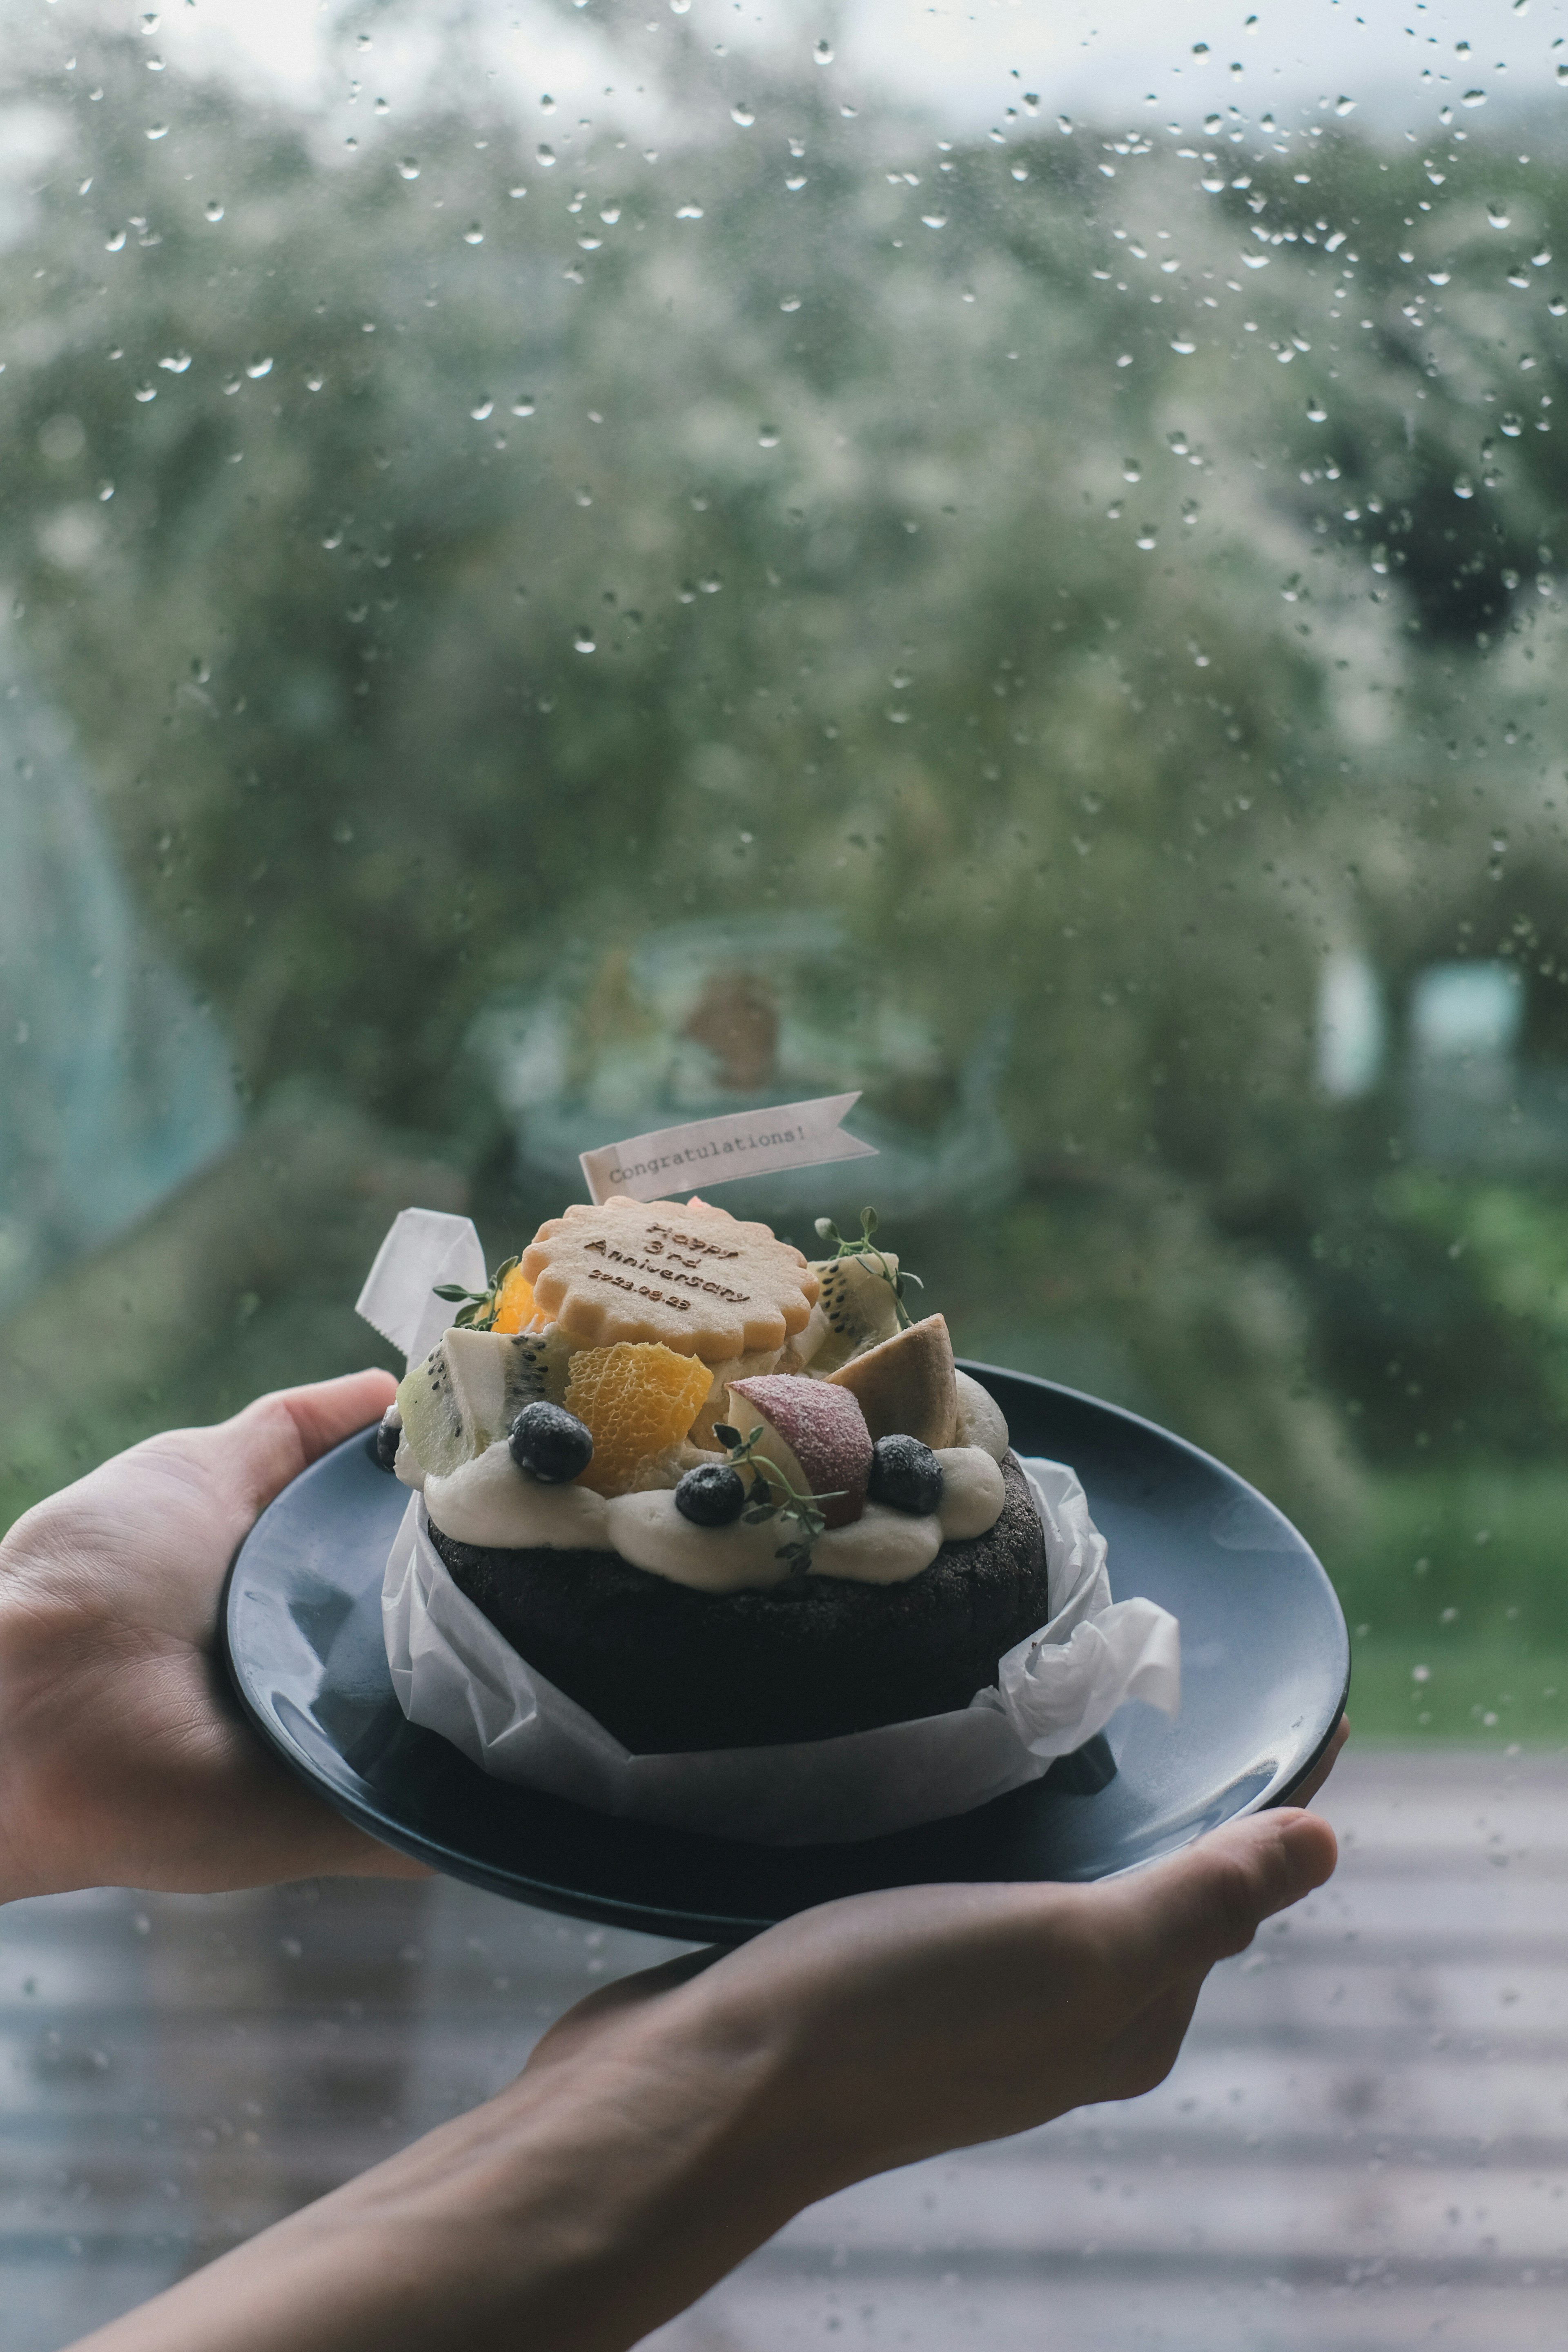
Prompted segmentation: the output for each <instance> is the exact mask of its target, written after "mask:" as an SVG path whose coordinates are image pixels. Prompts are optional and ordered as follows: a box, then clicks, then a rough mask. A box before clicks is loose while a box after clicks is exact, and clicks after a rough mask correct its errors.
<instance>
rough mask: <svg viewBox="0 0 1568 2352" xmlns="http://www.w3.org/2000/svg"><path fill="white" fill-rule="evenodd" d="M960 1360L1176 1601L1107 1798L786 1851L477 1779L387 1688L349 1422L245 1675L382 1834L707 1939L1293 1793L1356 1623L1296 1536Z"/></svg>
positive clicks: (377, 1525)
mask: <svg viewBox="0 0 1568 2352" xmlns="http://www.w3.org/2000/svg"><path fill="white" fill-rule="evenodd" d="M965 1370H968V1371H970V1372H972V1373H973V1375H974V1377H975V1378H976V1379H977V1380H979V1381H983V1382H984V1385H985V1387H986V1388H988V1389H989V1390H990V1391H991V1392H992V1394H993V1395H994V1397H995V1398H996V1400H997V1402H998V1403H999V1404H1000V1405H1001V1407H1002V1410H1003V1411H1004V1412H1005V1414H1006V1416H1007V1422H1008V1426H1009V1428H1010V1430H1011V1432H1012V1436H1013V1444H1014V1445H1015V1446H1016V1449H1017V1451H1018V1452H1019V1453H1020V1454H1046V1455H1048V1456H1050V1457H1051V1458H1052V1459H1054V1460H1056V1461H1058V1462H1070V1463H1071V1464H1072V1465H1073V1467H1074V1468H1075V1469H1076V1470H1077V1472H1078V1474H1079V1477H1080V1478H1081V1479H1082V1481H1083V1483H1084V1486H1085V1487H1086V1489H1087V1491H1088V1494H1089V1508H1090V1510H1091V1511H1092V1512H1093V1515H1094V1518H1095V1522H1096V1524H1097V1525H1098V1526H1099V1528H1100V1530H1101V1531H1102V1533H1103V1534H1104V1536H1105V1537H1106V1538H1107V1541H1108V1542H1109V1544H1110V1576H1111V1585H1112V1589H1113V1591H1115V1593H1116V1596H1117V1598H1118V1599H1119V1600H1124V1599H1126V1598H1128V1597H1129V1596H1131V1594H1133V1593H1137V1592H1142V1593H1147V1594H1148V1595H1149V1597H1150V1598H1151V1599H1152V1600H1154V1601H1160V1602H1161V1603H1162V1604H1163V1606H1164V1607H1165V1608H1167V1609H1169V1610H1171V1611H1172V1612H1173V1613H1174V1614H1175V1615H1176V1616H1177V1617H1179V1618H1180V1620H1181V1623H1182V1668H1183V1701H1182V1713H1181V1719H1180V1721H1179V1722H1177V1723H1176V1724H1174V1725H1170V1724H1167V1723H1166V1721H1165V1718H1164V1717H1163V1716H1161V1715H1156V1714H1155V1713H1153V1711H1152V1709H1150V1708H1148V1707H1146V1706H1125V1707H1123V1708H1122V1709H1121V1711H1120V1713H1119V1714H1117V1715H1116V1716H1115V1717H1112V1719H1111V1722H1110V1725H1109V1726H1108V1727H1107V1737H1108V1738H1109V1740H1110V1747H1111V1748H1112V1750H1113V1751H1114V1754H1115V1757H1116V1761H1117V1766H1118V1768H1119V1769H1117V1772H1116V1775H1115V1777H1114V1778H1113V1779H1112V1780H1110V1781H1109V1783H1108V1784H1107V1785H1105V1786H1104V1787H1102V1788H1101V1789H1100V1790H1099V1792H1098V1793H1096V1794H1093V1795H1078V1796H1075V1795H1068V1794H1065V1793H1063V1792H1062V1791H1061V1790H1060V1789H1059V1788H1047V1787H1046V1786H1045V1785H1044V1784H1043V1783H1040V1782H1037V1783H1036V1784H1035V1785H1034V1786H1032V1787H1030V1788H1027V1789H1019V1790H1015V1791H1014V1792H1013V1794H1012V1795H1010V1796H1006V1797H999V1798H997V1799H996V1800H995V1801H994V1802H993V1803H991V1804H989V1805H984V1806H982V1807H981V1809H980V1810H979V1811H977V1812H972V1813H965V1814H963V1815H961V1816H960V1817H959V1818H958V1819H956V1820H954V1821H947V1822H932V1823H931V1825H930V1826H929V1827H927V1828H925V1829H918V1830H905V1831H902V1832H900V1833H899V1834H898V1835H897V1836H895V1837H884V1838H876V1839H872V1840H869V1841H868V1842H867V1843H864V1844H860V1845H837V1846H794V1847H781V1846H757V1845H740V1844H732V1843H729V1842H728V1841H727V1840H724V1839H720V1838H709V1837H699V1836H695V1835H690V1834H687V1833H684V1832H678V1831H674V1830H664V1829H653V1828H649V1827H647V1825H645V1824H643V1823H641V1822H618V1821H612V1820H611V1819H609V1818H608V1816H606V1815H605V1814H602V1813H594V1812H589V1811H584V1808H582V1807H581V1806H578V1805H572V1804H568V1803H566V1802H565V1801H563V1800H562V1799H560V1798H556V1797H545V1796H539V1795H536V1794H534V1793H533V1791H531V1790H527V1789H517V1788H511V1787H509V1786H507V1785H506V1784H504V1783H503V1782H501V1781H499V1780H489V1778H488V1777H487V1776H486V1775H485V1774H484V1773H483V1772H481V1771H480V1770H479V1767H478V1766H477V1765H475V1764H470V1763H469V1761H468V1758H467V1757H466V1756H463V1755H461V1754H459V1752H458V1749H457V1748H452V1747H450V1746H448V1744H447V1741H446V1740H444V1739H442V1738H439V1737H438V1736H437V1734H436V1733H435V1732H432V1731H425V1730H420V1729H417V1728H416V1727H414V1726H413V1725H411V1724H409V1723H407V1722H405V1719H404V1717H403V1713H402V1711H401V1709H400V1708H399V1706H398V1704H397V1701H396V1699H395V1696H394V1695H393V1689H392V1679H391V1676H390V1675H389V1673H388V1671H387V1665H386V1655H385V1652H384V1648H383V1645H382V1627H381V1582H382V1571H383V1569H384V1565H385V1560H386V1554H387V1550H388V1549H389V1547H390V1545H391V1542H392V1538H393V1535H394V1533H395V1529H396V1527H397V1522H398V1520H399V1518H400V1517H402V1514H403V1511H404V1508H405V1505H406V1503H407V1500H408V1496H407V1494H406V1491H405V1488H403V1487H402V1486H398V1485H397V1484H396V1483H395V1480H394V1479H392V1478H390V1477H388V1475H386V1473H385V1472H384V1471H383V1470H379V1469H377V1467H376V1466H375V1464H374V1462H373V1461H372V1460H371V1458H370V1455H369V1452H368V1449H367V1446H366V1444H365V1441H364V1439H363V1437H354V1438H351V1439H349V1440H348V1442H347V1443H346V1444H342V1445H340V1446H338V1447H337V1448H336V1449H335V1451H334V1452H332V1453H331V1454H326V1455H324V1456H323V1458H322V1459H321V1461H320V1462H318V1463H316V1464H315V1465H314V1466H313V1467H312V1468H311V1469H310V1470H307V1471H306V1473H305V1474H304V1475H303V1477H301V1478H298V1479H296V1480H295V1482H294V1484H293V1485H292V1486H289V1487H286V1488H285V1490H284V1492H283V1493H282V1494H281V1495H279V1497H278V1499H277V1501H276V1502H275V1503H273V1504H272V1505H271V1506H270V1507H268V1509H267V1510H266V1511H264V1512H263V1514H262V1516H261V1517H260V1518H259V1519H258V1521H257V1524H256V1526H255V1527H254V1528H252V1530H251V1532H250V1534H249V1536H248V1537H247V1539H246V1541H245V1543H244V1545H243V1546H242V1547H241V1549H240V1552H239V1555H238V1557H237V1559H236V1561H235V1564H234V1567H233V1570H231V1572H230V1576H229V1582H228V1589H227V1592H226V1600H225V1608H224V1615H223V1631H224V1648H225V1654H226V1659H227V1662H228V1667H229V1672H230V1674H231V1675H232V1676H233V1678H234V1684H235V1687H236V1689H237V1691H238V1693H239V1696H240V1699H241V1701H242V1703H243V1705H244V1706H245V1709H246V1711H247V1714H248V1715H249V1716H250V1717H251V1719H252V1720H253V1722H254V1723H255V1724H256V1726H257V1728H258V1730H259V1731H260V1733H261V1734H262V1736H263V1738H265V1739H267V1740H268V1742H269V1743H270V1744H271V1746H272V1747H273V1748H276V1749H277V1751H278V1753H279V1755H280V1756H281V1757H282V1759H283V1760H284V1762H285V1763H286V1764H288V1765H289V1766H290V1767H291V1769H293V1770H294V1771H296V1772H298V1773H299V1774H300V1777H301V1778H302V1779H303V1780H308V1781H309V1782H310V1785H311V1787H312V1788H314V1789H315V1790H317V1791H318V1792H319V1793H320V1794H321V1796H323V1797H325V1798H326V1800H327V1801H328V1803H329V1804H331V1805H335V1806H336V1807H337V1809H338V1811H340V1812H342V1813H346V1814H347V1815H348V1817H349V1819H350V1820H351V1821H355V1822H361V1823H362V1824H363V1827H364V1828H366V1829H367V1830H370V1831H372V1832H374V1835H375V1836H377V1837H379V1838H381V1839H383V1840H384V1842H385V1843H387V1844H389V1845H395V1846H399V1847H401V1848H402V1850H403V1851H404V1852H405V1853H412V1854H417V1855H418V1856H419V1857H420V1858H421V1860H423V1861H426V1862H428V1863H431V1864H433V1865H434V1866H435V1867H436V1868H437V1870H442V1871H446V1872H448V1873H449V1874H451V1875H452V1876H453V1877H455V1878H466V1879H468V1880H469V1881H471V1882H472V1884H473V1885H477V1886H485V1887H489V1889H490V1890H491V1891H492V1892H493V1893H496V1894H499V1895H511V1896H512V1897H514V1898H515V1899H516V1900H518V1901H520V1902H525V1903H534V1904H539V1905H541V1906H542V1907H543V1908H544V1909H546V1910H550V1911H564V1912H569V1913H571V1914H573V1915H574V1916H576V1917H578V1918H584V1919H602V1920H606V1921H609V1922H611V1923H612V1924H613V1925H615V1926H617V1927H640V1928H643V1929H645V1930H647V1932H649V1933H650V1934H654V1935H661V1936H675V1937H682V1938H687V1939H690V1940H692V1941H696V1942H702V1943H738V1942H741V1941H742V1940H743V1939H744V1938H745V1937H748V1936H752V1935H755V1934H756V1933H757V1932H758V1930H759V1929H761V1928H763V1927H770V1926H771V1925H772V1924H773V1921H775V1920H777V1919H782V1918H786V1917H788V1916H789V1915H790V1914H791V1913H792V1912H795V1911H804V1910H805V1909H807V1908H809V1906H811V1905H812V1904H814V1903H825V1902H826V1901H828V1900H829V1899H830V1898H831V1897H833V1896H835V1895H853V1894H860V1893H864V1892H866V1891H867V1890H868V1889H869V1888H872V1887H878V1886H906V1885H924V1884H930V1883H931V1882H933V1881H936V1880H949V1881H951V1880H954V1879H971V1880H986V1879H1092V1878H1104V1877H1108V1876H1110V1874H1112V1873H1113V1872H1116V1871H1120V1870H1127V1869H1131V1867H1133V1866H1134V1865H1135V1864H1139V1863H1142V1862H1148V1861H1151V1860H1152V1858H1153V1857H1154V1856H1155V1855H1156V1854H1162V1853H1171V1852H1172V1851H1173V1849H1174V1848H1176V1847H1177V1846H1182V1845H1185V1844H1187V1843H1189V1841H1190V1840H1191V1839H1193V1838H1194V1837H1196V1836H1197V1835H1198V1834H1199V1833H1200V1832H1202V1831H1204V1830H1206V1829H1212V1828H1213V1827H1214V1826H1215V1824H1216V1823H1217V1822H1224V1821H1229V1820H1230V1819H1231V1818H1232V1817H1233V1816H1234V1815H1236V1814H1237V1813H1248V1812H1257V1811H1260V1810H1261V1809H1262V1808H1263V1807H1264V1806H1267V1805H1278V1804H1283V1803H1285V1802H1287V1801H1288V1800H1289V1795H1290V1792H1291V1790H1293V1789H1294V1788H1296V1787H1298V1786H1299V1785H1300V1782H1301V1780H1303V1779H1304V1778H1305V1776H1306V1774H1307V1773H1308V1772H1309V1771H1310V1769H1311V1767H1312V1765H1313V1764H1314V1763H1315V1762H1316V1761H1317V1759H1318V1758H1319V1756H1320V1755H1321V1753H1322V1750H1323V1748H1324V1747H1325V1746H1326V1744H1327V1742H1328V1740H1329V1738H1330V1736H1331V1733H1332V1731H1333V1728H1334V1726H1335V1725H1336V1723H1337V1722H1338V1721H1339V1718H1340V1715H1341V1713H1342V1709H1343V1706H1344V1702H1345V1694H1346V1691H1347V1689H1348V1686H1349V1682H1350V1644H1349V1641H1348V1639H1347V1637H1346V1633H1345V1622H1344V1619H1343V1617H1342V1614H1341V1612H1340V1605H1339V1602H1338V1601H1336V1599H1335V1598H1334V1592H1333V1588H1332V1586H1331V1584H1330V1582H1329V1580H1328V1578H1327V1577H1326V1576H1325V1574H1324V1573H1323V1570H1322V1569H1321V1567H1320V1565H1319V1563H1318V1561H1317V1559H1315V1558H1314V1557H1313V1555H1312V1553H1311V1551H1310V1549H1309V1548H1308V1546H1307V1545H1306V1543H1305V1542H1304V1541H1303V1539H1302V1538H1301V1537H1300V1536H1299V1535H1298V1534H1297V1533H1296V1530H1295V1529H1294V1528H1292V1527H1291V1526H1290V1524H1289V1520H1287V1519H1285V1518H1283V1517H1281V1516H1280V1514H1279V1512H1278V1511H1277V1510H1276V1509H1275V1508H1274V1507H1273V1505H1272V1504H1271V1503H1268V1502H1266V1501H1265V1500H1264V1498H1263V1496H1261V1495H1259V1494H1258V1492H1257V1491H1256V1489H1255V1488H1253V1487H1251V1486H1247V1484H1246V1483H1245V1481H1244V1480H1242V1479H1240V1478H1238V1477H1237V1475H1235V1473H1234V1472H1233V1471H1230V1470H1226V1468H1225V1467H1224V1465H1222V1464H1220V1463H1218V1462H1215V1461H1214V1460H1212V1459H1211V1457H1210V1456H1209V1455H1208V1454H1200V1453H1199V1452H1198V1450H1197V1448H1196V1447H1195V1446H1193V1445H1188V1444H1184V1441H1183V1440H1182V1439H1181V1438H1179V1437H1173V1436H1172V1435H1171V1434H1170V1433H1169V1432H1167V1431H1165V1430H1163V1429H1157V1428H1156V1427H1155V1426H1154V1425H1153V1423H1152V1422H1147V1421H1142V1420H1140V1419H1139V1418H1138V1416H1137V1415H1136V1414H1135V1413H1131V1412H1121V1411H1120V1410H1119V1409H1118V1408H1117V1407H1116V1406H1114V1405H1108V1404H1101V1403H1100V1402H1098V1401H1097V1400H1096V1399H1095V1398H1093V1397H1087V1396H1081V1395H1079V1392H1078V1391H1076V1390H1074V1389H1064V1388H1058V1387H1057V1386H1056V1384H1055V1383H1054V1382H1053V1381H1040V1380H1032V1379H1029V1378H1028V1377H1027V1376H1026V1375H1025V1374H1023V1373H1021V1372H1004V1371H996V1370H993V1369H991V1368H990V1367H989V1366H987V1365H984V1364H969V1365H966V1366H965ZM1091 1777H1093V1776H1091Z"/></svg>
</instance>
